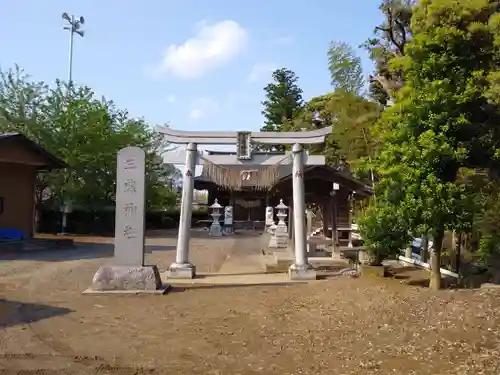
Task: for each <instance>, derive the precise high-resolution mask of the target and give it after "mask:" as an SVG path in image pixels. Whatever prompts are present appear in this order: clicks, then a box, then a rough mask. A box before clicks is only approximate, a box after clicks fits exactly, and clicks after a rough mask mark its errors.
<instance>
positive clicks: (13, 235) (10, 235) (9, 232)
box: [0, 228, 24, 240]
mask: <svg viewBox="0 0 500 375" xmlns="http://www.w3.org/2000/svg"><path fill="white" fill-rule="evenodd" d="M23 239H24V233H23V232H21V231H20V230H18V229H10V228H0V240H23Z"/></svg>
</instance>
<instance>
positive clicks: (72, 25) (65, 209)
mask: <svg viewBox="0 0 500 375" xmlns="http://www.w3.org/2000/svg"><path fill="white" fill-rule="evenodd" d="M62 19H63V20H65V21H66V22H67V25H66V26H64V30H68V31H69V71H68V99H70V94H71V87H72V84H73V35H74V34H75V33H76V34H78V35H80V36H81V37H82V38H83V36H84V35H85V32H84V31H83V30H80V28H81V26H82V25H83V24H84V23H85V19H84V18H83V17H80V18H79V19H75V16H74V15H72V16H71V17H70V16H69V15H68V13H66V12H64V13H63V14H62ZM68 119H69V117H68ZM68 121H69V120H68ZM67 178H68V177H67V175H66V176H65V179H66V183H67V182H68V181H67ZM71 206H72V204H71V202H70V201H68V200H67V199H63V206H62V208H61V211H62V223H61V233H59V234H61V235H65V234H67V233H66V228H67V222H68V214H69V213H70V212H71V210H72V209H71Z"/></svg>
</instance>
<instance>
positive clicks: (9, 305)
mask: <svg viewBox="0 0 500 375" xmlns="http://www.w3.org/2000/svg"><path fill="white" fill-rule="evenodd" d="M71 312H73V310H70V309H67V308H64V307H56V306H47V305H39V304H34V303H25V302H18V301H9V300H5V299H0V327H2V328H6V327H11V326H15V325H18V324H26V323H34V322H37V321H39V320H43V319H48V318H52V317H55V316H59V315H66V314H69V313H71Z"/></svg>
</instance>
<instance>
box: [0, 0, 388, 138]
mask: <svg viewBox="0 0 500 375" xmlns="http://www.w3.org/2000/svg"><path fill="white" fill-rule="evenodd" d="M379 2H380V1H378V0H351V1H342V0H338V1H332V0H309V1H298V0H296V1H285V0H267V1H264V0H254V1H242V0H240V1H229V0H224V1H222V0H203V1H202V0H197V1H195V0H184V1H171V0H163V1H160V0H148V1H132V0H128V1H124V0H122V1H118V0H106V1H97V0H86V1H67V0H66V1H62V0H51V1H34V0H29V1H28V0H0V9H1V12H0V35H2V38H1V40H0V66H1V67H2V69H8V68H10V67H13V66H14V64H18V65H19V66H20V67H22V68H23V69H24V70H25V71H26V72H27V73H29V74H31V75H32V76H33V78H35V79H37V80H44V81H46V82H49V83H50V82H53V81H54V80H55V79H56V78H61V79H67V75H68V40H69V34H68V32H67V31H64V30H63V29H62V26H63V21H62V19H61V14H62V13H63V12H68V13H69V14H74V15H75V16H77V17H79V16H81V15H82V16H84V17H85V21H86V22H85V25H84V30H85V32H86V35H85V37H84V38H83V39H82V38H80V37H78V36H76V37H75V49H74V63H73V79H74V81H75V83H77V84H85V85H88V86H90V87H91V88H93V89H94V90H95V91H96V93H98V94H99V95H105V96H106V98H107V99H112V100H114V101H115V102H116V104H117V105H118V106H119V107H120V108H126V109H128V110H129V112H130V114H131V115H132V116H134V117H144V118H145V119H146V120H147V121H149V122H150V123H152V124H153V125H154V124H164V123H167V122H169V123H170V124H171V126H172V127H175V128H179V129H186V130H226V129H234V130H258V129H259V128H260V127H261V125H262V122H263V119H262V116H261V113H260V112H261V105H260V102H261V101H262V100H263V98H264V93H263V87H264V86H265V85H266V84H267V83H268V82H269V81H270V75H271V71H272V70H273V69H275V68H281V67H285V68H288V69H291V70H293V71H295V73H296V74H297V75H298V76H299V84H300V86H301V87H302V89H303V90H304V98H305V99H308V98H311V97H313V96H316V95H320V94H324V93H326V92H328V91H330V84H329V76H328V70H327V58H326V51H327V49H328V44H329V42H330V41H331V40H343V41H346V42H348V43H350V44H351V45H353V46H355V47H356V46H358V45H359V44H361V43H362V42H363V41H364V40H365V39H366V38H368V37H369V36H371V33H372V30H373V28H374V26H375V25H377V24H378V23H380V21H381V15H380V13H379V11H378V5H379ZM360 55H361V57H362V59H363V67H364V69H365V72H366V73H369V72H370V71H371V68H372V67H371V63H370V61H369V60H368V59H367V56H366V54H365V52H364V51H360Z"/></svg>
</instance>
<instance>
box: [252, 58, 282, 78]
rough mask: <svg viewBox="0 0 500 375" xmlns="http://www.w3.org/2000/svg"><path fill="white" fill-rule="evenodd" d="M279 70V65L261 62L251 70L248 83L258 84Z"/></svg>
mask: <svg viewBox="0 0 500 375" xmlns="http://www.w3.org/2000/svg"><path fill="white" fill-rule="evenodd" d="M276 69H277V64H276V63H273V62H260V63H256V64H254V65H253V66H252V68H251V69H250V73H249V74H248V77H247V81H248V82H257V81H260V80H261V79H263V78H267V77H268V76H270V75H271V73H272V72H273V71H275V70H276Z"/></svg>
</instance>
